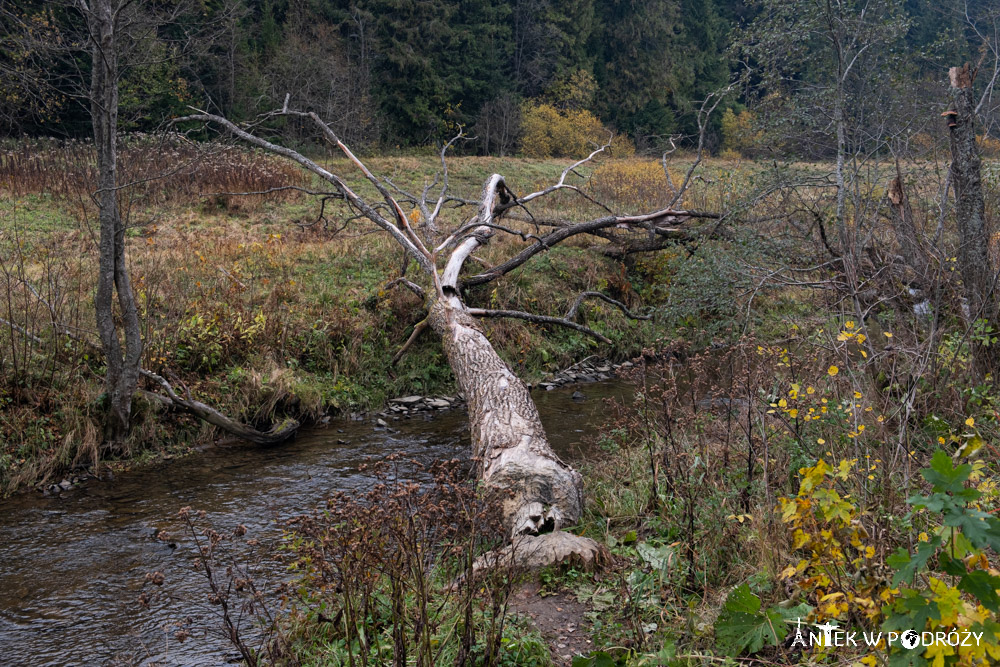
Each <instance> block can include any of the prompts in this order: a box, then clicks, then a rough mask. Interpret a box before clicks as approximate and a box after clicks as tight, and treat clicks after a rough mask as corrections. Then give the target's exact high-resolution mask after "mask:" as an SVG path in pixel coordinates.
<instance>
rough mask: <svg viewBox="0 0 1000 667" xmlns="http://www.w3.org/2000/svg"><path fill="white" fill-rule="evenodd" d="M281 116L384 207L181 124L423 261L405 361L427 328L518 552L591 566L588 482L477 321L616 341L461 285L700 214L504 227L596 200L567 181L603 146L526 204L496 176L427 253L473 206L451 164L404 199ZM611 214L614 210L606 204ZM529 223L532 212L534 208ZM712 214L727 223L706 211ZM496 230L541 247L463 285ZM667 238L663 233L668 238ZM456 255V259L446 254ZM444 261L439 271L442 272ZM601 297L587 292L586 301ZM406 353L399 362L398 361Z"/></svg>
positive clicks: (339, 183) (281, 150)
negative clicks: (475, 300)
mask: <svg viewBox="0 0 1000 667" xmlns="http://www.w3.org/2000/svg"><path fill="white" fill-rule="evenodd" d="M280 113H281V114H282V115H297V116H302V117H308V118H310V119H312V120H313V121H314V122H315V123H316V124H317V126H318V127H319V128H320V130H321V131H322V132H323V134H324V136H325V137H326V138H327V139H328V140H329V141H330V142H331V143H333V144H335V145H336V146H338V147H339V148H340V150H341V151H342V152H344V154H345V155H347V156H348V158H349V159H350V160H351V161H352V162H353V163H354V164H355V165H356V166H357V167H358V168H359V169H360V170H361V172H362V174H364V176H365V178H367V179H368V181H369V182H370V183H372V184H373V185H374V186H375V188H376V189H377V190H378V192H379V193H380V194H381V195H382V197H383V199H384V200H385V204H380V205H372V204H370V203H369V202H367V201H365V200H364V199H363V198H362V197H361V196H359V195H358V194H357V193H356V192H355V191H354V190H352V189H351V188H350V187H349V186H348V185H347V183H346V182H345V181H344V180H343V179H342V178H341V177H340V176H337V175H335V174H332V173H331V172H329V171H327V170H326V169H324V168H323V167H321V166H319V165H318V164H316V163H315V162H313V161H312V160H309V159H308V158H306V157H305V156H303V155H301V154H299V153H297V152H296V151H294V150H291V149H289V148H286V147H283V146H277V145H275V144H272V143H270V142H268V141H266V140H264V139H261V138H259V137H256V136H254V135H252V134H251V133H250V132H247V131H246V130H244V129H243V128H240V127H238V126H236V125H235V124H233V123H232V122H230V121H229V120H227V119H225V118H223V117H221V116H216V115H213V114H207V113H204V112H199V113H197V114H195V115H192V116H188V117H186V118H184V119H180V120H179V121H178V122H183V121H190V120H198V121H202V122H208V123H214V124H216V125H219V126H221V127H222V128H223V129H225V130H226V131H227V132H229V133H230V134H232V135H233V136H235V137H237V138H239V139H241V140H243V141H246V142H247V143H249V144H251V145H254V146H257V147H260V148H263V149H265V150H268V151H270V152H273V153H276V154H278V155H281V156H283V157H285V158H288V159H290V160H293V161H294V162H296V163H298V164H299V165H301V166H302V167H304V168H306V169H308V170H309V171H311V172H312V173H314V174H316V175H318V176H319V177H320V178H322V179H323V180H325V181H327V182H328V183H330V184H332V185H333V186H334V188H335V189H336V190H337V192H339V193H340V194H341V195H342V196H343V199H344V201H346V202H347V204H348V205H349V206H350V207H351V209H352V213H356V212H360V213H361V214H362V215H363V216H364V217H366V218H367V219H369V220H370V221H371V222H373V223H375V224H376V225H377V226H378V227H379V228H381V229H382V230H384V231H386V232H388V233H389V234H390V235H391V236H392V238H393V239H394V240H395V241H396V242H397V243H399V244H400V245H401V246H402V247H403V248H404V250H405V251H406V253H407V255H408V256H409V257H411V258H413V259H415V260H416V261H417V264H418V265H419V266H420V268H421V269H422V270H423V271H424V273H425V276H426V278H427V280H428V281H429V282H430V283H431V286H432V287H431V289H429V290H424V289H419V290H413V291H414V292H416V293H418V294H419V293H421V292H423V294H425V295H426V298H425V301H424V302H425V304H426V305H427V307H428V310H429V312H428V316H427V319H426V320H425V322H422V323H421V324H418V325H417V327H415V329H414V331H413V334H412V335H411V336H410V340H408V341H407V343H406V344H405V345H404V347H403V350H401V351H400V355H401V354H402V353H403V352H404V351H405V349H406V348H407V347H409V346H410V345H411V344H412V343H413V341H414V340H416V338H417V337H418V336H419V335H420V332H421V331H423V329H424V328H425V323H426V326H429V327H430V328H431V329H433V330H434V331H435V333H437V334H438V335H439V336H440V338H441V341H442V344H443V347H444V351H445V354H446V356H447V358H448V363H449V365H450V367H451V369H452V372H453V373H454V375H455V379H456V382H457V384H458V388H459V390H460V391H461V392H463V394H464V395H465V397H466V401H467V403H468V411H469V424H470V432H471V439H472V451H473V456H474V458H475V461H476V462H477V467H478V473H479V477H480V478H481V479H482V481H483V483H484V486H485V488H486V489H487V490H489V491H491V492H493V493H497V494H500V496H501V499H502V505H503V514H504V519H505V522H506V525H507V528H508V530H509V531H510V535H511V538H512V544H513V545H514V547H512V549H513V551H511V553H520V552H527V551H530V552H531V553H535V554H539V553H545V554H548V556H545V558H543V559H542V560H545V561H546V562H548V561H549V560H551V558H557V559H562V558H566V557H570V556H571V555H573V554H575V556H576V557H578V558H580V559H582V560H583V561H585V562H593V561H594V560H595V554H599V553H601V549H600V547H598V546H597V544H596V543H595V542H594V541H593V540H590V539H587V538H580V537H576V536H573V535H569V534H566V533H564V532H561V531H560V529H562V528H565V527H568V526H571V525H573V524H575V523H576V522H578V521H579V520H580V517H581V514H582V511H583V479H582V478H581V476H580V474H579V473H578V472H577V471H575V470H574V469H573V468H571V467H570V466H568V465H567V464H566V463H564V462H563V461H561V460H560V459H559V457H558V456H557V455H556V454H555V452H554V451H553V450H552V447H551V446H550V445H549V442H548V439H547V437H546V434H545V429H544V428H543V426H542V422H541V419H540V418H539V415H538V410H537V408H536V407H535V404H534V401H532V399H531V394H530V392H529V390H528V387H527V385H525V384H524V382H522V381H521V380H520V378H518V377H517V375H516V374H515V373H514V372H513V371H512V370H511V369H510V367H509V366H508V365H507V364H506V363H505V362H504V361H503V359H502V358H501V357H500V355H499V354H497V352H496V350H495V349H494V348H493V345H492V344H491V343H490V341H489V339H488V337H487V335H486V331H485V330H484V329H483V326H482V325H481V324H480V323H479V322H478V321H477V319H476V318H477V317H518V318H521V319H525V320H529V321H534V322H538V323H542V324H559V325H561V326H569V327H571V328H574V329H576V330H578V331H582V332H584V333H587V334H588V335H591V336H594V337H596V338H598V339H599V340H601V341H602V342H609V341H608V340H607V339H606V338H605V337H603V336H601V335H600V334H597V333H596V332H594V331H591V330H590V329H588V328H587V327H584V326H583V325H580V324H578V323H576V322H573V321H572V320H571V318H570V317H566V318H558V317H548V316H541V315H533V314H531V313H523V312H521V311H509V310H486V309H473V308H468V307H467V306H466V305H465V303H464V301H463V298H462V288H463V286H466V287H467V286H470V285H475V284H482V283H485V282H489V281H491V280H494V279H495V278H496V277H498V276H500V275H503V274H505V273H507V272H508V271H510V270H512V269H514V268H516V267H518V266H520V265H522V264H523V263H524V262H526V261H528V260H529V259H531V257H533V256H534V255H536V254H538V253H539V252H543V251H544V250H547V249H548V248H550V247H552V246H553V245H555V244H557V243H559V242H561V241H563V240H565V239H568V238H571V237H573V236H576V235H578V234H588V233H590V234H594V233H597V232H600V231H601V230H605V229H609V228H612V227H616V228H621V229H623V230H627V229H629V228H630V227H631V226H633V225H635V226H636V227H638V228H640V229H643V230H648V229H656V230H663V229H666V225H670V227H669V229H671V230H672V229H675V228H676V227H677V226H678V225H681V224H683V223H684V222H686V221H687V220H690V219H692V218H694V217H698V215H699V214H698V213H697V212H691V211H684V210H674V209H672V208H667V209H663V210H659V211H654V212H652V213H648V214H644V215H633V216H617V215H610V216H608V217H605V218H601V219H598V220H591V221H587V222H582V223H566V224H562V225H559V226H558V227H556V228H555V229H553V230H552V231H549V232H548V233H546V234H544V235H542V236H539V235H537V234H535V235H527V234H524V233H521V232H518V231H517V230H514V229H511V228H509V227H504V226H503V225H502V224H500V218H501V217H502V216H503V214H504V213H505V212H506V211H508V210H511V209H513V208H514V207H521V208H524V210H525V211H527V208H526V207H525V206H524V205H525V204H526V203H527V202H530V201H533V200H535V199H538V198H540V197H543V196H545V195H547V194H551V193H553V192H557V191H560V190H571V191H575V192H577V193H579V194H581V195H582V196H584V197H587V198H588V199H590V197H589V195H587V194H586V193H585V192H583V191H582V189H581V188H579V187H578V186H576V185H572V184H570V183H567V179H568V177H569V175H570V174H573V173H577V172H576V169H578V168H579V167H581V166H582V165H583V164H585V163H587V162H589V161H590V160H592V159H594V158H595V157H596V156H597V155H599V154H600V153H601V152H602V151H603V150H604V148H606V147H604V148H602V149H599V150H597V151H594V152H593V153H591V155H590V156H588V157H587V158H585V159H583V160H580V161H578V162H576V163H574V164H571V165H570V166H568V167H567V168H566V169H565V170H564V171H563V172H562V174H561V176H560V177H559V180H558V182H557V183H555V184H554V185H552V186H550V187H547V188H543V189H541V190H538V191H537V192H533V193H531V194H529V195H526V196H524V197H521V198H518V197H516V196H515V195H514V193H513V192H512V191H511V189H509V188H508V186H507V183H506V181H505V180H504V177H503V176H502V175H500V174H493V175H492V176H490V178H489V179H487V181H486V183H485V185H484V187H483V190H482V193H481V195H480V197H479V199H478V201H476V202H475V203H476V205H477V206H478V209H477V212H476V215H475V217H474V218H473V219H472V220H471V221H470V222H468V223H466V224H464V225H460V226H459V229H457V230H456V231H453V232H451V233H450V234H448V236H447V238H445V240H444V241H443V242H441V243H440V244H438V245H437V246H436V247H434V249H433V250H432V251H429V250H428V247H431V246H433V243H431V241H432V240H433V239H434V236H435V235H436V232H437V229H438V228H437V226H436V221H437V218H438V215H439V214H440V212H441V211H442V209H443V208H444V206H445V205H446V204H448V203H455V204H456V205H464V204H466V203H470V202H468V201H467V200H463V199H460V198H455V197H451V196H450V195H449V194H448V183H447V167H446V165H443V177H442V187H441V190H440V192H439V194H438V197H437V200H436V202H435V204H434V206H433V208H431V207H430V205H429V204H428V198H427V193H428V192H429V191H430V189H431V187H432V186H431V187H425V188H424V192H423V194H422V195H421V196H420V197H419V198H417V197H415V196H413V195H409V194H407V193H406V192H405V191H404V190H402V189H401V188H399V187H398V186H396V185H395V184H393V183H392V182H391V181H385V182H383V181H379V180H378V179H377V178H376V177H375V175H374V174H372V173H371V172H370V171H369V170H368V168H367V167H366V166H365V165H364V164H363V163H362V162H361V161H360V160H359V159H358V158H357V157H356V156H354V154H353V153H351V152H350V150H349V149H348V148H347V146H345V145H344V144H343V142H341V141H340V140H339V139H338V138H337V137H336V135H334V134H333V132H332V130H331V129H330V128H329V126H327V125H326V124H325V123H323V122H322V121H321V120H320V119H319V117H318V116H316V115H315V114H305V113H301V112H295V111H290V110H288V109H287V108H284V109H282V110H281V112H280ZM447 149H448V146H445V147H444V148H443V149H442V151H441V159H442V161H443V160H444V156H445V152H446V151H447ZM386 184H388V187H387V185H386ZM389 188H392V189H393V190H395V191H396V192H397V193H398V194H399V196H401V197H404V201H405V202H406V203H407V204H410V205H414V206H416V207H418V208H419V209H420V210H421V212H422V214H423V216H424V218H425V222H428V221H429V222H430V223H431V224H429V225H427V224H425V231H426V232H427V233H428V235H429V236H428V238H427V239H421V238H420V237H419V236H418V235H417V233H416V232H415V231H414V230H413V229H412V228H411V227H410V225H409V222H408V220H407V219H406V215H405V214H403V212H402V209H401V208H400V206H399V204H398V202H397V201H396V199H395V198H394V196H393V195H392V194H391V193H390V192H389ZM595 203H596V202H595ZM379 206H387V207H388V208H389V210H391V211H392V212H393V213H392V215H391V216H389V217H388V218H387V217H384V216H383V215H382V213H380V211H379ZM602 206H603V205H602ZM603 208H605V209H606V210H609V209H607V207H606V206H603ZM609 212H610V210H609ZM528 215H529V216H530V212H529V213H528ZM704 217H719V216H718V215H716V214H704ZM389 218H391V219H389ZM498 231H501V232H504V233H510V234H516V235H518V236H521V238H522V239H523V240H529V238H530V239H532V240H534V241H535V243H533V244H532V245H530V246H528V247H527V248H525V249H523V250H522V251H521V252H519V253H517V254H516V255H515V256H514V257H512V258H510V259H508V260H507V261H505V262H503V263H502V264H500V265H498V266H496V267H491V268H488V273H486V274H480V275H478V276H471V277H466V278H464V279H463V278H462V271H463V268H464V266H465V264H466V262H467V261H468V260H470V259H472V260H476V256H475V253H476V251H477V250H478V249H480V248H482V247H483V246H485V245H486V244H488V243H489V242H490V240H491V239H492V238H493V236H494V235H495V234H496V232H498ZM539 233H540V232H539ZM670 233H671V232H667V231H664V234H665V235H669V234H670ZM425 241H426V242H425ZM449 250H450V253H449V254H447V255H446V254H445V253H446V252H448V251H449ZM442 261H443V266H441V262H442ZM394 282H395V284H403V285H406V286H407V287H411V289H412V287H416V286H417V285H416V283H412V284H408V283H410V281H409V280H407V281H405V282H404V281H403V280H402V279H397V281H394ZM595 294H596V293H585V294H584V295H583V296H582V297H581V298H586V297H588V296H594V295H595ZM598 296H599V298H602V299H604V300H605V301H607V302H608V303H611V304H612V305H616V306H618V307H619V308H621V309H622V311H623V312H624V313H625V314H626V316H632V317H638V316H634V315H633V314H632V313H631V312H630V311H629V310H628V309H627V308H625V307H624V305H623V304H621V303H620V302H617V301H616V300H614V299H611V298H610V297H606V296H605V295H598ZM578 307H579V300H578V302H577V303H576V304H574V306H573V307H572V308H571V314H573V315H575V313H576V310H577V309H578ZM400 355H397V358H398V356H400ZM174 395H176V392H174ZM525 535H533V536H537V537H535V538H534V539H533V540H532V541H531V544H532V545H533V547H532V549H531V550H527V551H526V550H524V549H519V548H517V545H520V546H521V547H524V546H526V545H527V544H528V542H525V541H524V537H523V536H525ZM512 557H518V556H512ZM532 562H534V561H532ZM538 562H541V561H538Z"/></svg>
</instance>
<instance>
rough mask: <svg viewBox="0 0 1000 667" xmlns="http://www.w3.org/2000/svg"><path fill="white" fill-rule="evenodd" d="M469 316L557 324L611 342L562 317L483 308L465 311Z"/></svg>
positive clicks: (607, 342) (604, 341)
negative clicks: (508, 318)
mask: <svg viewBox="0 0 1000 667" xmlns="http://www.w3.org/2000/svg"><path fill="white" fill-rule="evenodd" d="M466 312H468V313H469V315H472V316H473V317H491V318H498V317H510V318H513V319H517V320H525V321H527V322H534V323H535V324H558V325H560V326H564V327H569V328H570V329H576V330H577V331H580V332H582V333H585V334H587V335H588V336H591V337H592V338H596V339H597V340H599V341H601V342H602V343H606V344H610V343H611V340H610V339H608V338H605V337H604V336H602V335H601V334H599V333H597V332H596V331H594V330H593V329H590V328H588V327H585V326H583V325H582V324H577V323H576V322H572V321H570V320H567V319H566V318H563V317H549V316H548V315H536V314H534V313H526V312H524V311H522V310H487V309H484V308H469V309H467V310H466Z"/></svg>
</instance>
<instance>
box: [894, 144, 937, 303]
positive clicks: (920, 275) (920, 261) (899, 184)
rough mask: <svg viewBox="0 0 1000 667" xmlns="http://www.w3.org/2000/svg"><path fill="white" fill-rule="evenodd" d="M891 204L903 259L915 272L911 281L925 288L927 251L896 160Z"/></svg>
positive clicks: (897, 240) (897, 239)
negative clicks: (914, 218)
mask: <svg viewBox="0 0 1000 667" xmlns="http://www.w3.org/2000/svg"><path fill="white" fill-rule="evenodd" d="M889 204H890V205H891V206H892V216H893V217H892V226H893V232H894V233H895V236H896V242H897V243H898V244H899V252H900V254H901V255H902V256H903V261H904V262H905V263H906V265H907V267H909V268H910V270H911V271H912V272H913V274H914V275H913V280H912V281H909V282H912V283H913V284H914V286H915V287H919V288H923V287H925V283H926V282H927V265H928V259H927V251H926V249H925V248H924V245H923V243H921V241H920V234H919V233H918V232H917V225H916V223H915V222H914V221H913V208H912V207H911V206H910V198H909V196H907V194H906V187H905V184H904V183H903V173H902V171H901V170H900V167H899V161H898V160H897V161H896V177H895V178H893V179H892V181H890V183H889Z"/></svg>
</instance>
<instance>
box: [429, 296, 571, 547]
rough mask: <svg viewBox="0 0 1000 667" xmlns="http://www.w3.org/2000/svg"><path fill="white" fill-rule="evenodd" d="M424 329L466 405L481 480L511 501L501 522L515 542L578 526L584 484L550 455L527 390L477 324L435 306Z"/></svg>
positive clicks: (442, 303)
mask: <svg viewBox="0 0 1000 667" xmlns="http://www.w3.org/2000/svg"><path fill="white" fill-rule="evenodd" d="M430 323H431V326H432V327H433V328H434V331H435V332H436V333H437V334H438V335H440V336H441V340H442V342H443V345H444V350H445V354H446V355H447V356H448V364H449V365H450V366H451V369H452V372H454V373H455V378H456V380H457V381H458V386H459V388H460V389H461V391H462V392H463V393H464V394H465V397H466V400H467V401H468V405H469V425H470V429H471V432H472V451H473V456H474V457H475V458H476V460H477V461H478V465H479V476H480V478H481V479H482V480H483V482H484V483H485V484H486V485H487V486H488V487H490V488H492V489H497V490H499V491H501V492H504V493H507V494H509V495H508V496H507V497H505V498H504V499H503V508H504V517H505V519H506V522H507V524H508V526H509V528H510V530H511V532H512V533H513V534H514V535H523V534H539V533H545V532H552V531H555V530H558V529H559V528H562V527H564V526H568V525H572V524H573V523H576V521H577V520H579V518H580V514H581V511H582V509H583V479H582V478H581V476H580V473H578V472H577V471H575V470H573V469H572V468H570V467H569V466H567V465H566V464H565V463H563V462H562V461H560V460H559V458H558V457H557V456H556V455H555V453H554V452H553V451H552V448H551V447H550V446H549V441H548V438H547V437H546V436H545V429H544V428H543V427H542V421H541V418H540V417H539V416H538V410H537V409H536V408H535V403H534V401H532V400H531V394H530V393H529V391H528V387H527V386H526V385H525V384H524V382H522V381H521V380H520V379H519V378H518V377H517V375H515V374H514V372H513V371H511V370H510V368H509V367H508V366H507V364H506V363H504V361H503V359H501V358H500V355H498V354H497V353H496V350H494V349H493V345H492V344H491V343H490V341H489V340H488V339H487V338H486V334H485V333H484V332H483V329H482V327H481V326H480V325H479V323H478V322H477V321H476V320H474V319H473V318H472V316H470V315H469V314H468V313H466V312H465V311H464V309H463V308H461V307H456V306H454V305H451V304H449V303H448V302H447V301H446V300H441V299H439V300H438V301H437V302H436V303H435V304H434V305H433V306H432V308H431V312H430Z"/></svg>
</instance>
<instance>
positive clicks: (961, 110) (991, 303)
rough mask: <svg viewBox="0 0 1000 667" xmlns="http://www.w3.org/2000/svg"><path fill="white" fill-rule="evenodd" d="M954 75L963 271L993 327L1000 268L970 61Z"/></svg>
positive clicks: (974, 303) (976, 313)
mask: <svg viewBox="0 0 1000 667" xmlns="http://www.w3.org/2000/svg"><path fill="white" fill-rule="evenodd" d="M949 77H950V78H951V95H952V102H953V106H954V108H953V109H952V111H950V112H948V114H947V117H948V118H949V127H950V129H951V176H952V179H951V180H952V184H953V186H954V188H955V218H956V221H957V223H958V239H959V247H958V263H959V270H960V271H961V272H962V283H963V285H964V287H965V298H966V299H967V300H968V305H969V317H970V320H973V321H975V320H979V319H985V320H986V321H987V322H988V323H990V324H991V325H992V324H995V321H996V310H997V299H996V298H995V297H994V294H993V291H994V287H995V284H994V282H995V281H994V268H993V266H992V262H991V261H990V255H989V232H988V230H987V228H986V213H985V204H984V200H983V180H982V173H981V165H982V160H981V158H980V155H979V147H978V146H977V145H976V126H975V116H976V102H975V99H974V98H973V92H972V80H973V74H972V73H971V72H970V69H969V64H968V63H966V64H965V66H964V67H952V68H951V70H950V71H949ZM994 328H995V327H994Z"/></svg>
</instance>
